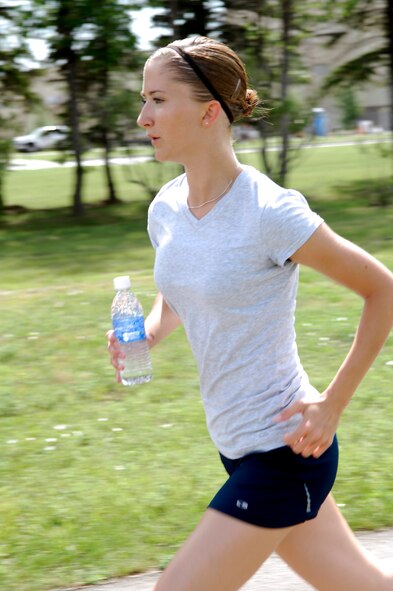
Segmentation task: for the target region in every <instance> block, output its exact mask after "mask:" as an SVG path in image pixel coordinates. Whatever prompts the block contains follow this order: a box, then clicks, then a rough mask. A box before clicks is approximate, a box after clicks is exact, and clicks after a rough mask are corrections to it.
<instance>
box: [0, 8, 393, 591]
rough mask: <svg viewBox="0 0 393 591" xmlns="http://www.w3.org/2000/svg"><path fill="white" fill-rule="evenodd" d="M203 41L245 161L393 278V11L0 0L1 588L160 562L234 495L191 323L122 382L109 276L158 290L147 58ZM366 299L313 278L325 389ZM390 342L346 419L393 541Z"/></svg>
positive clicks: (306, 313) (368, 519) (345, 460)
mask: <svg viewBox="0 0 393 591" xmlns="http://www.w3.org/2000/svg"><path fill="white" fill-rule="evenodd" d="M198 34H199V35H208V36H211V37H214V38H216V39H219V40H222V41H224V42H226V43H228V44H229V45H230V46H231V47H232V48H233V49H234V50H236V51H237V52H238V53H239V55H240V56H241V57H242V59H243V61H244V62H245V64H246V66H247V70H248V72H249V75H250V85H251V86H252V87H255V88H256V89H257V90H258V92H259V95H260V97H261V98H262V100H263V106H264V107H265V108H267V109H268V110H269V114H268V117H267V118H263V119H261V118H255V119H252V120H247V121H243V122H239V123H237V124H236V125H235V126H234V129H233V135H234V147H235V150H236V152H237V155H238V158H239V160H240V161H241V162H243V163H246V164H252V165H254V166H256V167H257V168H258V169H260V170H261V171H263V172H265V173H266V174H268V175H269V176H270V177H272V178H273V179H274V180H276V181H277V182H279V183H280V184H282V185H284V186H291V187H294V188H296V189H298V190H300V191H302V192H303V193H304V194H305V195H306V197H307V199H308V200H309V202H310V204H311V206H312V207H313V209H315V210H316V211H318V213H320V214H321V215H322V216H323V217H324V218H325V220H326V221H327V222H328V223H329V224H330V225H331V226H332V227H333V229H334V230H336V231H337V232H338V233H340V234H342V235H344V236H345V237H347V238H348V239H350V240H353V241H355V242H356V243H358V244H359V245H360V246H362V247H364V248H366V249H367V250H368V251H370V252H371V253H372V254H374V255H375V256H376V257H377V258H378V259H379V260H381V261H382V262H383V263H384V264H385V265H387V266H388V267H389V268H391V269H393V250H392V239H393V233H392V228H393V213H392V212H393V209H392V203H393V143H392V137H393V136H392V127H393V98H392V97H393V0H368V1H365V0H320V1H318V0H307V1H303V2H295V1H294V0H258V1H257V0H249V1H248V2H247V3H245V2H242V1H240V0H234V1H231V2H229V1H227V2H225V1H221V0H210V1H208V0H205V1H202V2H196V1H193V0H187V1H184V2H183V1H181V0H171V1H160V0H151V1H139V2H138V1H137V0H135V1H128V0H107V1H104V2H97V1H96V0H94V1H93V0H72V1H71V0H58V1H55V0H48V1H44V0H0V304H1V313H0V523H1V527H0V588H1V589H4V591H45V590H46V589H53V588H60V587H65V586H70V585H76V584H84V583H91V582H95V581H98V580H102V579H105V578H107V577H111V576H117V575H122V574H129V573H134V572H141V571H144V570H146V569H149V568H158V567H162V566H164V565H165V564H166V563H167V561H168V560H169V559H170V558H171V556H172V555H173V553H174V552H175V551H176V549H177V548H178V546H179V545H180V543H181V541H182V540H183V539H184V538H185V537H186V536H187V534H188V533H189V532H190V531H191V529H192V528H193V527H194V525H195V523H196V522H197V521H198V520H199V518H200V515H201V514H202V512H203V510H204V508H205V507H206V505H207V504H208V502H209V500H210V498H211V497H212V496H213V494H214V493H215V491H216V489H217V487H218V486H219V485H220V484H221V483H222V482H223V480H224V473H223V471H222V468H221V466H220V463H219V460H218V458H217V454H216V451H215V450H214V448H213V446H212V444H211V442H210V440H209V437H208V434H207V432H206V427H205V422H204V415H203V410H202V407H201V403H200V399H199V391H198V380H197V374H196V368H195V364H194V361H193V358H192V356H191V354H190V351H189V347H188V344H187V341H186V338H185V335H184V333H183V331H182V329H181V328H180V329H179V330H177V331H176V332H175V333H174V334H173V335H171V336H170V337H169V338H168V340H167V341H166V342H165V343H162V344H161V345H160V346H159V347H158V348H157V350H155V349H154V350H153V351H152V356H153V366H154V380H153V381H152V382H151V383H150V384H146V385H142V386H139V387H135V388H124V387H123V386H119V385H118V384H116V383H115V381H114V375H113V371H112V368H111V366H110V365H109V360H108V355H107V352H106V338H105V332H106V330H108V328H109V327H110V304H111V301H112V298H113V295H114V294H113V287H112V279H113V277H114V276H116V275H123V274H129V275H130V276H131V281H132V284H133V288H134V291H135V292H136V293H137V295H138V296H139V298H140V299H141V301H142V304H143V306H144V309H145V312H148V310H149V307H150V305H151V303H152V301H153V298H154V295H155V286H154V281H153V274H152V268H153V264H154V253H153V249H152V247H151V245H150V243H149V240H148V237H147V234H146V216H147V208H148V206H149V203H150V201H151V199H152V198H153V197H154V195H155V194H156V192H157V191H158V189H159V188H160V186H161V185H162V184H163V183H164V182H166V181H167V180H169V179H170V178H171V177H173V176H175V175H177V174H179V172H181V170H180V169H179V167H178V166H176V165H173V164H170V163H168V164H164V165H162V164H159V163H156V162H155V161H154V159H153V152H152V149H151V146H150V144H149V143H146V139H145V137H144V136H145V133H144V131H142V130H140V129H138V128H137V125H136V118H137V115H138V112H139V109H140V95H139V92H140V89H141V84H142V69H143V64H144V62H145V60H146V58H147V57H148V55H149V54H150V53H151V51H152V50H153V48H155V47H158V46H161V45H163V44H167V43H168V42H170V41H171V40H174V39H178V38H183V37H187V36H193V35H198ZM361 304H362V302H361V301H359V298H357V297H356V296H355V295H353V294H349V293H347V292H346V291H345V290H343V289H342V288H340V287H338V286H332V285H331V283H330V282H329V281H327V280H326V279H325V278H323V277H320V276H318V275H316V274H315V273H314V272H312V271H311V270H308V269H304V270H302V273H301V282H300V289H299V296H298V311H297V318H296V330H297V334H298V343H299V349H300V355H301V358H302V360H303V364H304V366H305V367H306V370H307V371H308V373H309V375H310V378H311V379H312V381H313V383H314V384H315V386H316V387H317V388H319V389H321V390H322V389H323V388H324V387H326V385H327V384H328V383H329V380H330V379H331V378H332V376H333V375H334V372H335V371H336V370H337V368H338V366H339V365H340V363H341V361H342V359H343V357H344V355H345V354H346V352H347V350H348V347H349V346H350V343H351V339H352V338H353V335H354V332H355V330H356V324H357V319H358V316H359V313H360V310H361ZM392 372H393V343H392V340H391V339H390V340H389V341H388V342H387V344H386V346H385V348H384V349H383V351H382V353H381V355H380V356H379V357H378V359H377V360H376V362H375V364H374V366H373V368H372V369H371V371H370V372H369V375H368V376H367V378H366V379H365V380H364V382H363V384H362V386H361V387H360V388H359V391H358V393H357V395H356V396H355V398H354V400H353V402H352V403H351V405H350V407H349V408H348V409H347V411H346V414H345V416H344V417H343V420H342V423H341V426H340V432H339V439H340V442H341V458H342V459H341V468H340V472H339V475H338V479H337V483H336V485H335V496H336V500H337V502H338V504H339V505H340V506H341V508H342V511H343V512H344V514H345V516H346V518H347V519H348V521H349V522H350V524H351V526H352V527H354V528H355V529H377V528H382V527H391V526H393V490H392V485H391V474H392V471H393V454H392V448H393V435H392V429H391V422H392V416H393V396H392V394H393V392H392Z"/></svg>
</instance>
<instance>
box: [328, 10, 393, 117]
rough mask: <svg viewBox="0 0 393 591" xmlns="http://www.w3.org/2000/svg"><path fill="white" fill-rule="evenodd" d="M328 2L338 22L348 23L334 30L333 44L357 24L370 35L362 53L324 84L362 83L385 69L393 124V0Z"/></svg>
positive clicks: (340, 67)
mask: <svg viewBox="0 0 393 591" xmlns="http://www.w3.org/2000/svg"><path fill="white" fill-rule="evenodd" d="M328 5H329V8H330V11H331V14H332V16H333V17H334V19H335V22H336V23H338V24H342V25H344V29H338V32H337V34H334V33H333V34H332V36H331V38H330V43H331V44H334V43H335V42H336V41H337V40H340V39H342V37H345V36H350V35H351V33H352V30H353V29H354V28H355V29H356V30H361V31H363V32H364V33H365V35H367V43H364V44H363V46H362V51H361V52H360V54H359V55H355V56H354V57H351V58H349V59H348V60H346V61H345V62H344V64H342V65H340V66H339V67H338V68H336V69H334V70H333V72H332V73H331V74H330V75H329V76H328V77H327V79H326V81H325V84H324V88H325V89H330V88H333V87H336V86H337V85H339V84H341V85H345V86H346V85H348V84H350V83H362V82H365V81H368V80H370V79H373V78H374V79H375V78H378V77H380V75H381V71H382V72H385V73H384V75H385V76H386V77H387V80H388V84H387V86H388V88H390V93H391V124H392V126H393V0H343V1H340V0H329V2H328ZM381 32H382V34H381Z"/></svg>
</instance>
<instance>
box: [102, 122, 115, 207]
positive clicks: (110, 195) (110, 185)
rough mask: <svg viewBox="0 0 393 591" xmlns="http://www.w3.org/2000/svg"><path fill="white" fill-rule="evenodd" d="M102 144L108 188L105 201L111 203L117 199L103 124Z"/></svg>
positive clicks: (107, 141) (107, 140)
mask: <svg viewBox="0 0 393 591" xmlns="http://www.w3.org/2000/svg"><path fill="white" fill-rule="evenodd" d="M102 144H103V146H104V162H105V177H106V183H107V188H108V197H107V200H106V201H107V203H109V204H111V205H113V204H114V203H118V202H119V199H118V197H117V195H116V190H115V184H114V182H113V178H112V171H111V166H110V162H109V156H110V143H109V138H108V130H107V129H106V127H105V126H104V128H103V130H102Z"/></svg>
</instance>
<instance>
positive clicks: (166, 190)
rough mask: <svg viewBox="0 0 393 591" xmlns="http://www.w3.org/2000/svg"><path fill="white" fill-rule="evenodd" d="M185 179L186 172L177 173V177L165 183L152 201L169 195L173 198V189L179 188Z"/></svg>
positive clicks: (163, 198) (160, 199)
mask: <svg viewBox="0 0 393 591" xmlns="http://www.w3.org/2000/svg"><path fill="white" fill-rule="evenodd" d="M185 179H186V174H185V173H184V172H183V173H182V174H179V175H178V176H177V177H175V178H173V179H171V180H170V181H168V182H167V183H165V184H164V185H163V186H162V187H161V189H160V190H159V191H158V193H157V195H156V196H155V197H154V199H153V202H154V201H162V200H165V199H166V198H168V197H169V196H170V197H171V198H173V191H175V190H177V189H179V188H180V187H181V186H182V185H183V183H184V181H185Z"/></svg>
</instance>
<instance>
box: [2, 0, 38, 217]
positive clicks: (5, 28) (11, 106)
mask: <svg viewBox="0 0 393 591" xmlns="http://www.w3.org/2000/svg"><path fill="white" fill-rule="evenodd" d="M22 14H23V11H22V9H21V7H19V6H11V5H10V4H9V2H5V1H3V0H1V1H0V97H1V103H0V213H1V212H2V211H3V209H4V207H5V204H4V195H3V188H4V178H5V174H6V171H7V167H8V164H9V161H10V157H11V153H12V143H11V138H12V136H13V135H15V133H16V130H17V128H18V119H19V117H20V111H21V110H23V109H24V108H26V104H27V101H30V102H33V101H35V100H37V98H36V97H35V95H34V94H33V93H32V91H31V88H30V82H31V78H32V72H31V71H29V69H28V68H27V67H26V65H25V62H26V61H27V59H28V58H29V57H30V52H29V49H28V46H27V44H26V41H25V39H24V36H23V31H22V29H21V18H22Z"/></svg>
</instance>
